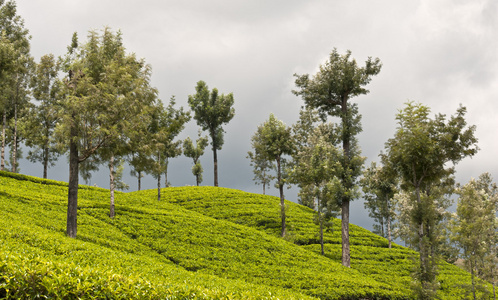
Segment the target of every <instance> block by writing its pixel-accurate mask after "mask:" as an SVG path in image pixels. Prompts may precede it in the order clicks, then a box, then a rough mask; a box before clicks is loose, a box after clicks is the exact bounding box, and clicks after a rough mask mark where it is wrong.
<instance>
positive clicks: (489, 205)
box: [452, 173, 498, 299]
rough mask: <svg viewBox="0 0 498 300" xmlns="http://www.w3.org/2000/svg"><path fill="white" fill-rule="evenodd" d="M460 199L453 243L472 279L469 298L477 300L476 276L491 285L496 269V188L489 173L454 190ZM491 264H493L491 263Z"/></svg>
mask: <svg viewBox="0 0 498 300" xmlns="http://www.w3.org/2000/svg"><path fill="white" fill-rule="evenodd" d="M457 194H458V195H459V199H458V204H457V211H456V218H455V220H454V225H453V228H452V231H453V239H454V240H455V241H456V243H457V244H458V245H459V246H460V248H461V250H462V251H461V252H460V253H461V257H462V258H463V259H464V260H465V266H466V268H467V270H468V271H469V272H470V274H471V278H472V295H473V298H474V299H477V298H476V280H475V276H478V277H480V278H482V279H487V280H490V281H492V282H493V283H494V280H493V278H492V277H493V276H492V275H493V272H489V270H491V269H492V268H489V267H490V266H493V264H494V267H495V268H496V267H497V264H496V258H497V257H496V253H497V252H496V247H497V243H498V237H497V232H498V222H497V217H496V214H497V212H498V187H497V186H496V184H495V183H493V180H492V178H491V175H490V174H489V173H484V174H481V176H479V178H478V179H477V180H475V179H471V180H470V181H469V183H467V184H466V185H464V186H462V187H460V188H459V189H458V190H457ZM493 260H494V262H493Z"/></svg>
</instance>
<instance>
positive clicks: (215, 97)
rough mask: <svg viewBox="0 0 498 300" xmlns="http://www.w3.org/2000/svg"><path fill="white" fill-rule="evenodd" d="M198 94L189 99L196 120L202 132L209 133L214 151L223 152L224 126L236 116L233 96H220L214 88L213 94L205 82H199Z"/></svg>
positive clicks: (196, 89)
mask: <svg viewBox="0 0 498 300" xmlns="http://www.w3.org/2000/svg"><path fill="white" fill-rule="evenodd" d="M195 91H196V93H195V94H194V95H190V96H189V97H188V103H189V105H190V108H191V109H192V111H193V112H194V119H195V120H196V121H197V125H199V126H200V127H201V128H202V130H206V131H208V132H209V134H210V135H211V138H212V142H211V143H212V146H213V149H217V150H221V147H222V146H223V129H222V127H221V126H222V125H223V124H225V123H228V122H230V120H232V118H233V117H234V115H235V108H233V103H234V99H233V94H232V93H230V94H227V95H225V94H221V95H220V94H219V93H218V89H216V88H214V89H213V90H212V91H211V92H210V91H209V88H208V86H207V84H206V83H205V82H204V81H202V80H201V81H199V82H197V86H196V87H195Z"/></svg>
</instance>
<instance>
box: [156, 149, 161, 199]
mask: <svg viewBox="0 0 498 300" xmlns="http://www.w3.org/2000/svg"><path fill="white" fill-rule="evenodd" d="M157 163H158V164H159V166H158V171H157V201H161V152H158V153H157Z"/></svg>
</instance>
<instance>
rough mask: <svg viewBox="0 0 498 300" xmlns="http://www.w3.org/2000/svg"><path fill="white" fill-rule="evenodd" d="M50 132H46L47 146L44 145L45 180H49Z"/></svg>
mask: <svg viewBox="0 0 498 300" xmlns="http://www.w3.org/2000/svg"><path fill="white" fill-rule="evenodd" d="M47 124H48V122H45V126H46V127H48V126H47ZM48 139H49V130H48V129H46V131H45V145H43V178H45V179H47V177H48V156H49V151H50V150H49V147H48V145H49V142H48Z"/></svg>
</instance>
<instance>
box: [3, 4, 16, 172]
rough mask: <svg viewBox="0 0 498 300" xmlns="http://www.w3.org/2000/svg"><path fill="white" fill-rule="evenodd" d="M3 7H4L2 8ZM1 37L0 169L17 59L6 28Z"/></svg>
mask: <svg viewBox="0 0 498 300" xmlns="http://www.w3.org/2000/svg"><path fill="white" fill-rule="evenodd" d="M2 9H3V8H2ZM1 34H2V35H1V37H0V38H1V39H0V89H1V91H2V93H0V111H1V112H2V149H1V162H0V170H1V171H3V170H5V166H6V161H5V147H6V146H7V119H8V118H7V115H8V114H9V113H11V110H12V109H11V105H10V104H9V103H10V99H9V97H8V93H6V92H5V91H6V90H7V88H8V86H9V84H8V82H7V78H9V72H10V71H11V70H12V68H13V65H14V61H15V48H14V45H13V43H11V42H10V40H9V38H8V37H7V34H6V32H5V30H2V31H1Z"/></svg>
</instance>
